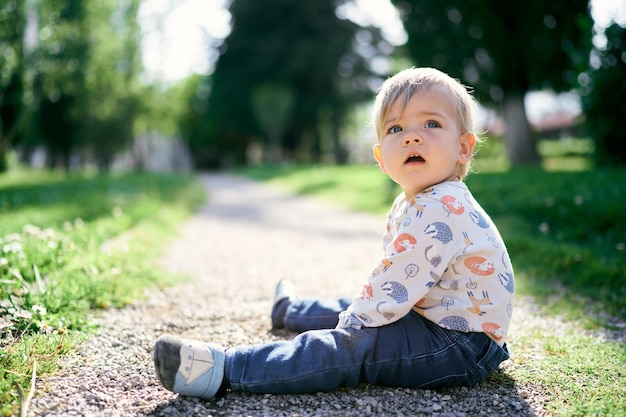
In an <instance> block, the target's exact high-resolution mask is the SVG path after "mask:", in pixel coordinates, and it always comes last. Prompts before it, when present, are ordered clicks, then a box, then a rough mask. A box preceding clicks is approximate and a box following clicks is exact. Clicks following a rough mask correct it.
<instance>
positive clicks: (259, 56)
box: [206, 0, 380, 163]
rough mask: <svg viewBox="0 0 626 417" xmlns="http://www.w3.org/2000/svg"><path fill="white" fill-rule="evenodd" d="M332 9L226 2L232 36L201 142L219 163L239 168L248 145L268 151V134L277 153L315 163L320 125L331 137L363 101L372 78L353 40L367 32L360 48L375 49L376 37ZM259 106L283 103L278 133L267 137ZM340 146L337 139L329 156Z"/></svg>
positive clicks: (315, 4)
mask: <svg viewBox="0 0 626 417" xmlns="http://www.w3.org/2000/svg"><path fill="white" fill-rule="evenodd" d="M336 7H337V3H336V2H335V1H333V0H305V1H296V0H274V1H272V2H271V6H269V7H268V4H267V3H266V2H258V1H256V0H233V1H232V3H231V4H230V12H231V15H232V19H233V26H232V31H231V33H230V35H229V36H228V38H227V39H226V40H225V42H224V45H222V54H221V56H220V57H219V60H218V62H217V64H216V69H215V72H214V73H213V75H212V87H211V94H210V96H209V101H208V106H207V120H208V122H207V123H208V125H209V126H210V128H209V132H210V133H209V136H208V138H207V139H206V141H207V142H211V143H212V144H213V145H212V146H215V147H216V148H218V149H219V150H220V153H221V155H222V157H223V159H225V160H230V161H232V162H233V163H245V161H246V149H247V147H248V145H249V144H250V143H251V142H252V141H254V140H255V138H259V137H262V138H263V144H264V145H265V146H266V147H267V146H268V142H267V141H268V137H270V136H271V137H273V141H274V142H275V143H280V144H281V148H282V153H283V154H284V155H291V157H292V158H296V159H300V160H304V159H307V158H310V159H313V160H318V159H319V158H320V153H321V151H320V150H321V147H322V140H323V139H322V135H321V132H320V126H321V124H322V122H326V123H327V124H328V125H329V126H330V131H331V132H332V133H331V137H335V138H338V137H339V133H338V132H337V131H338V129H339V126H340V125H341V121H342V120H343V119H344V118H345V115H346V112H347V110H346V109H347V108H348V107H349V106H351V105H352V103H354V102H355V101H358V100H361V99H364V98H366V97H369V95H370V94H371V91H370V90H369V88H368V78H369V77H371V76H372V72H371V71H370V69H369V66H368V63H367V59H366V58H365V57H364V56H363V55H362V54H359V53H357V52H356V51H355V49H354V44H355V36H356V34H357V33H359V32H369V33H370V36H369V42H364V43H367V45H363V46H362V49H367V48H369V49H370V50H375V49H376V44H377V42H378V41H379V40H380V35H378V34H377V32H375V31H373V30H372V29H368V28H361V27H360V26H358V25H356V24H355V23H353V22H351V21H349V20H343V19H340V18H338V17H337V15H336ZM267 86H272V88H273V92H272V93H268V92H267ZM285 91H287V92H288V93H286V94H285V93H283V92H285ZM259 100H260V101H264V100H265V101H266V103H269V102H272V103H274V104H271V105H272V106H276V100H278V101H281V100H282V101H284V103H281V104H280V105H279V107H285V108H284V109H283V111H282V112H283V113H284V114H283V115H284V116H285V120H284V121H281V123H284V126H281V129H280V131H277V132H272V133H271V134H269V135H267V134H268V133H269V132H268V131H267V126H266V123H267V120H266V118H265V116H264V114H265V113H264V112H262V111H259V110H260V109H259V106H266V105H268V104H259ZM254 103H256V110H255V104H254ZM276 135H279V136H282V138H278V137H277V136H276ZM339 147H340V144H339V141H338V140H337V139H336V140H335V141H334V148H335V154H336V155H340V154H341V152H339V151H338V150H337V149H338V148H339Z"/></svg>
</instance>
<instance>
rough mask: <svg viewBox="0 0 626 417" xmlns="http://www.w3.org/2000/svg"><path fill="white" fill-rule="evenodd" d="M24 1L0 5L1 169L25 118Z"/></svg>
mask: <svg viewBox="0 0 626 417" xmlns="http://www.w3.org/2000/svg"><path fill="white" fill-rule="evenodd" d="M24 4H25V0H10V1H7V2H6V3H5V4H4V5H3V6H2V8H0V172H2V171H4V170H5V169H6V161H5V156H6V153H7V151H8V150H9V149H10V148H11V146H12V145H13V144H14V143H15V142H16V141H17V139H18V135H19V133H20V127H21V123H22V121H23V119H24V113H25V106H24V102H23V91H24V36H23V35H24V30H25V27H26V18H25V10H24Z"/></svg>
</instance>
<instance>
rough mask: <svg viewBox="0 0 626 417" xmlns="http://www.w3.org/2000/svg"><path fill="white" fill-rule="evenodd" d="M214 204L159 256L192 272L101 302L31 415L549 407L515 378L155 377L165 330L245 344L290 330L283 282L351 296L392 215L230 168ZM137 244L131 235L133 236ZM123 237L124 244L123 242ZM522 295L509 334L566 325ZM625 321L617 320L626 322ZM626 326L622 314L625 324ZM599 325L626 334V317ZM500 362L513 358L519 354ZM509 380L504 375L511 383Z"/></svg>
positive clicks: (213, 188)
mask: <svg viewBox="0 0 626 417" xmlns="http://www.w3.org/2000/svg"><path fill="white" fill-rule="evenodd" d="M201 180H202V181H203V183H204V184H205V185H206V187H207V188H208V190H209V202H208V204H206V205H205V206H204V207H202V208H201V210H199V211H198V213H197V214H196V215H195V216H193V217H192V218H191V219H190V220H189V221H188V222H187V223H186V224H185V225H184V226H183V227H182V228H181V231H180V235H179V236H177V237H175V238H174V239H173V242H172V243H171V245H170V246H169V247H168V249H167V251H166V252H165V253H164V254H163V258H162V259H161V260H160V262H159V265H158V266H155V267H159V268H163V269H164V270H167V271H169V272H173V273H179V274H184V275H187V276H190V277H193V279H192V280H191V281H190V282H181V283H179V284H177V285H175V286H173V287H170V288H166V289H163V290H162V291H158V292H154V293H152V294H150V295H149V299H148V300H147V301H142V302H138V303H136V304H134V305H131V306H129V307H127V308H124V309H121V310H116V309H111V310H107V311H103V312H99V313H98V314H96V315H95V316H94V317H93V320H94V321H95V322H96V323H97V324H98V325H99V330H98V332H97V334H96V335H95V336H93V337H90V338H89V339H88V340H86V341H85V342H84V343H82V344H81V345H80V346H78V348H77V349H76V351H75V352H73V353H71V354H68V355H67V356H65V357H63V359H62V370H61V371H60V372H58V373H56V374H53V375H49V376H45V377H44V378H43V379H41V378H40V379H38V380H37V393H36V395H35V398H34V399H33V400H32V402H31V404H30V409H29V414H28V415H29V416H111V417H119V416H205V417H208V416H214V417H218V416H242V417H247V416H255V417H256V416H286V417H314V416H320V417H321V416H348V417H349V416H359V417H363V416H418V417H419V416H441V417H443V416H450V417H465V416H495V415H497V416H509V417H516V416H520V417H524V416H548V415H549V413H548V412H547V411H546V410H545V409H544V407H543V405H544V402H545V396H544V393H543V392H542V391H541V389H540V387H535V386H530V385H527V386H524V385H522V384H519V383H517V382H515V381H510V380H508V379H507V378H506V376H495V377H490V378H488V379H487V380H486V381H484V382H482V383H480V384H478V385H476V386H474V387H472V388H467V387H459V388H453V389H444V390H440V391H433V390H418V389H405V388H387V387H378V386H372V385H366V384H362V385H360V386H358V387H356V388H344V389H340V390H338V391H335V392H329V393H312V394H305V395H254V394H247V393H231V394H229V395H227V396H225V397H223V398H219V399H213V400H210V401H205V400H199V399H197V398H190V397H184V396H179V395H177V394H173V393H171V392H169V391H167V390H166V389H165V388H163V387H162V386H161V385H160V384H159V383H158V381H157V378H156V375H155V372H154V369H153V363H152V348H153V345H154V342H155V340H156V339H157V337H158V336H160V335H161V334H163V333H174V334H177V335H179V336H181V337H185V338H195V339H201V340H206V341H211V342H216V343H220V344H222V345H224V346H236V345H245V344H253V343H261V342H267V341H272V340H280V339H285V338H292V337H294V334H292V333H289V332H287V331H284V330H271V323H270V319H269V312H270V308H271V300H272V296H273V291H274V287H275V285H276V283H277V282H278V281H279V280H280V279H283V278H288V279H290V280H292V281H293V282H294V286H295V287H296V289H297V291H298V293H299V294H302V295H307V296H314V297H338V296H343V295H350V294H352V293H354V291H355V289H358V288H360V286H361V283H362V281H363V280H365V279H366V278H367V276H368V275H369V273H370V268H371V267H373V266H374V264H375V262H376V260H377V259H378V257H379V255H380V253H381V246H380V237H381V234H382V228H383V227H384V219H382V218H381V217H380V216H372V215H368V214H363V213H351V212H349V211H346V210H342V209H339V208H336V207H332V206H330V205H328V204H325V203H322V202H320V201H318V200H313V199H309V198H303V197H295V196H292V195H288V194H286V193H284V192H281V191H278V190H276V189H274V188H272V187H270V186H268V185H263V184H259V183H255V182H252V181H249V180H245V179H241V178H237V177H233V176H228V175H224V174H205V175H202V177H201ZM130 243H131V244H132V241H131V242H130ZM113 244H114V243H113ZM538 311H539V309H538V307H537V306H536V305H535V304H534V303H533V302H532V300H529V299H524V298H518V300H517V302H516V306H515V310H514V315H513V323H512V326H511V329H510V335H509V342H510V345H512V346H514V345H515V340H516V338H522V337H525V336H528V335H535V337H537V335H541V334H542V332H545V333H546V334H554V332H567V331H569V330H568V328H569V327H568V323H566V322H565V321H564V320H560V319H559V318H551V317H543V316H541V315H539V313H538ZM618 324H619V323H618ZM622 324H623V323H622ZM616 327H617V328H618V331H614V332H612V333H607V334H597V337H599V338H610V339H612V340H622V341H625V340H626V337H625V336H624V334H625V333H626V332H625V331H624V327H626V326H622V327H621V331H620V330H619V329H620V328H619V325H618V326H614V328H616ZM512 354H513V358H512V360H511V361H507V362H505V363H504V364H503V365H502V367H503V368H506V367H507V366H512V365H511V362H513V361H515V355H520V354H521V355H541V354H542V352H541V347H540V346H538V347H537V351H536V352H515V350H513V351H512ZM502 381H505V382H502Z"/></svg>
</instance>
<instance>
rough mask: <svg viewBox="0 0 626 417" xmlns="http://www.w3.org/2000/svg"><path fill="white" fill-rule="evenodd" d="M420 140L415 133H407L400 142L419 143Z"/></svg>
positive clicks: (405, 143)
mask: <svg viewBox="0 0 626 417" xmlns="http://www.w3.org/2000/svg"><path fill="white" fill-rule="evenodd" d="M421 141H422V139H421V138H420V137H419V136H418V135H415V134H408V135H406V137H405V138H404V141H403V142H402V143H403V144H404V146H408V145H410V144H411V143H413V142H415V143H420V142H421Z"/></svg>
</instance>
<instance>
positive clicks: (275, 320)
mask: <svg viewBox="0 0 626 417" xmlns="http://www.w3.org/2000/svg"><path fill="white" fill-rule="evenodd" d="M295 297H296V290H295V288H294V287H293V284H292V283H291V281H288V280H286V279H283V280H281V281H280V282H278V284H277V285H276V292H275V293H274V303H273V304H272V314H271V317H272V327H273V328H274V329H282V328H283V327H285V313H286V312H287V307H289V304H291V301H293V299H294V298H295Z"/></svg>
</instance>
